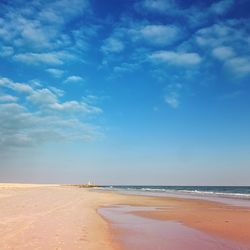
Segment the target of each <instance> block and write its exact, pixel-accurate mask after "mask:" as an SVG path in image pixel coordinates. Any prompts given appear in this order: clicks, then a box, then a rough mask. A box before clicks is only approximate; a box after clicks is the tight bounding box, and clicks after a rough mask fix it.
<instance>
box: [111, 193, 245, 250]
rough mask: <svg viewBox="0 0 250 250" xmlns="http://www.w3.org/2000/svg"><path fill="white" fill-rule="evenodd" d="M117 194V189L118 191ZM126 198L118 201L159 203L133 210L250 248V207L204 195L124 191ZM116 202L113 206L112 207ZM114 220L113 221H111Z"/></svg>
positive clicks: (134, 205) (142, 215)
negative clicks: (159, 194) (197, 196)
mask: <svg viewBox="0 0 250 250" xmlns="http://www.w3.org/2000/svg"><path fill="white" fill-rule="evenodd" d="M116 194H117V193H116ZM119 195H122V196H124V197H126V198H125V199H126V202H123V203H119V204H117V205H124V206H126V205H129V206H132V207H140V206H141V207H156V208H157V209H156V210H154V211H147V210H146V211H143V209H142V211H132V212H131V211H130V212H129V213H131V214H133V215H136V216H139V217H144V218H147V219H154V220H160V221H175V222H179V223H181V224H183V225H185V226H187V227H189V228H192V229H195V230H199V231H201V232H204V233H206V234H209V235H211V236H214V237H219V238H221V239H225V240H233V241H235V242H238V243H239V244H242V245H244V246H247V248H243V249H250V208H249V207H240V206H234V205H228V204H223V203H220V202H217V201H208V200H205V199H204V200H202V199H190V198H179V197H178V198H174V197H165V196H164V197H158V196H157V197H154V196H147V195H146V194H145V195H135V194H124V193H122V194H120V193H119ZM111 207H112V206H109V208H111ZM110 223H112V222H111V221H110Z"/></svg>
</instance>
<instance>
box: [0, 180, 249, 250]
mask: <svg viewBox="0 0 250 250" xmlns="http://www.w3.org/2000/svg"><path fill="white" fill-rule="evenodd" d="M119 204H120V205H132V206H144V207H157V208H158V209H157V210H155V211H135V212H133V214H134V215H136V216H140V217H145V218H152V219H156V220H161V221H177V222H181V224H183V225H185V226H187V227H190V228H192V229H195V230H199V231H201V232H204V233H208V234H209V235H211V236H215V237H221V238H223V239H228V240H233V241H237V242H239V243H243V244H246V245H247V246H250V209H249V208H246V207H245V208H241V207H234V206H230V205H224V204H220V203H216V202H209V201H201V200H190V199H180V198H178V199H176V198H162V197H146V196H136V195H122V194H117V193H112V192H99V191H93V190H88V189H84V188H77V187H70V186H60V185H44V186H43V185H35V186H32V185H31V186H25V185H22V184H18V185H11V184H8V185H0V218H1V221H0V249H1V250H5V249H25V250H26V249H27V250H29V249H72V250H74V249H87V250H100V249H101V250H106V249H109V250H118V249H126V248H125V247H124V245H121V241H119V240H117V235H118V234H120V233H121V232H119V231H118V230H114V227H113V226H112V224H111V223H110V222H109V220H106V219H105V218H104V217H103V216H100V214H99V213H98V212H97V211H98V209H100V208H102V207H112V206H114V205H119ZM122 233H124V232H122ZM126 233H128V232H126ZM247 249H250V248H247Z"/></svg>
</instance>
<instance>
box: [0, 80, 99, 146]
mask: <svg viewBox="0 0 250 250" xmlns="http://www.w3.org/2000/svg"><path fill="white" fill-rule="evenodd" d="M0 88H8V89H9V91H12V92H13V93H16V94H19V95H18V97H19V98H20V99H22V100H23V99H24V100H25V101H23V102H22V105H21V104H19V103H17V101H18V98H17V97H16V96H14V95H1V96H0V149H1V150H4V149H6V148H10V147H11V148H23V147H24V146H34V145H37V144H40V143H46V142H48V141H58V140H66V141H72V140H91V139H95V138H99V137H100V136H102V132H101V129H100V127H99V126H96V125H95V124H94V123H93V122H90V115H99V114H100V113H102V109H101V108H99V107H97V106H95V105H92V104H90V103H86V102H84V101H77V100H67V101H64V102H63V101H61V100H60V97H61V96H62V95H63V94H64V91H63V90H60V89H58V88H55V87H52V86H51V87H49V88H50V89H49V88H40V86H37V88H34V89H32V88H31V87H30V86H29V85H28V84H25V83H22V84H21V83H15V82H13V81H12V80H11V79H8V78H0ZM85 119H88V121H89V123H86V122H85Z"/></svg>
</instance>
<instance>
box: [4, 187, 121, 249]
mask: <svg viewBox="0 0 250 250" xmlns="http://www.w3.org/2000/svg"><path fill="white" fill-rule="evenodd" d="M0 194H1V195H0V218H1V221H0V249H1V250H5V249H25V250H29V249H32V250H34V249H46V250H49V249H72V250H74V249H88V250H100V249H102V250H110V249H115V250H116V249H119V248H118V246H116V244H115V242H113V241H112V239H111V237H112V234H111V233H110V231H109V226H108V224H107V222H105V221H104V220H103V219H102V217H101V216H99V215H98V214H97V213H96V208H97V207H98V206H99V205H104V204H106V203H105V200H106V199H105V197H104V198H102V195H101V194H99V193H90V192H88V191H86V190H84V189H80V188H75V187H60V186H48V185H45V186H41V185H37V186H26V187H25V186H23V185H8V187H6V186H5V187H4V188H1V189H0Z"/></svg>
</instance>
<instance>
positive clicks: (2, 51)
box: [0, 46, 14, 57]
mask: <svg viewBox="0 0 250 250" xmlns="http://www.w3.org/2000/svg"><path fill="white" fill-rule="evenodd" d="M13 54H14V49H13V48H12V47H10V46H2V47H1V48H0V57H8V56H12V55H13Z"/></svg>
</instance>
